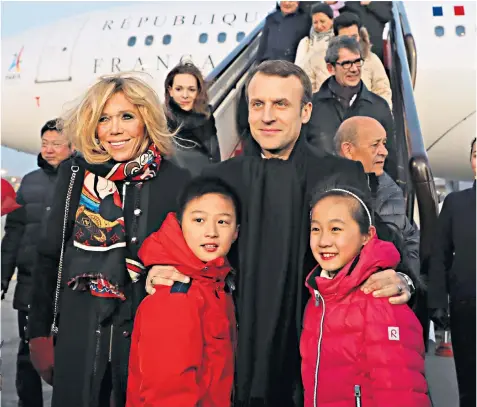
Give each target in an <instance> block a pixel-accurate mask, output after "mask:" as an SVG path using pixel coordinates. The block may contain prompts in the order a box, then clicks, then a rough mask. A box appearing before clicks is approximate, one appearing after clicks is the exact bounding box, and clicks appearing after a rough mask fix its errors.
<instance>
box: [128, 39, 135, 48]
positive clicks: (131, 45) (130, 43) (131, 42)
mask: <svg viewBox="0 0 477 407" xmlns="http://www.w3.org/2000/svg"><path fill="white" fill-rule="evenodd" d="M134 45H136V37H129V39H128V47H134Z"/></svg>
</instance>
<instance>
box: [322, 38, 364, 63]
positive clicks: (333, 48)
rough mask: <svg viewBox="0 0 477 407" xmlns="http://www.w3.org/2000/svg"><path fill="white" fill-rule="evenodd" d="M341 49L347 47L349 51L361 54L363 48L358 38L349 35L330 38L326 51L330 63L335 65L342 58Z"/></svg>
mask: <svg viewBox="0 0 477 407" xmlns="http://www.w3.org/2000/svg"><path fill="white" fill-rule="evenodd" d="M340 49H347V50H348V51H350V52H352V53H354V54H359V55H360V56H361V48H360V46H359V43H358V40H356V38H353V37H348V36H347V35H340V36H338V37H334V38H332V39H331V40H330V42H329V45H328V50H327V51H326V56H325V61H326V62H327V63H328V64H331V65H335V64H336V62H338V59H339V58H340Z"/></svg>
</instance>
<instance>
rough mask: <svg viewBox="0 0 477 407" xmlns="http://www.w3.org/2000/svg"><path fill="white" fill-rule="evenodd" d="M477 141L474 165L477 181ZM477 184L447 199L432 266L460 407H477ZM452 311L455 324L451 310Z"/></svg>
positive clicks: (431, 300)
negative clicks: (448, 334) (476, 222)
mask: <svg viewBox="0 0 477 407" xmlns="http://www.w3.org/2000/svg"><path fill="white" fill-rule="evenodd" d="M475 156H476V151H475V138H474V140H473V141H472V145H471V153H470V161H471V164H472V169H473V170H474V177H475V176H476V158H475ZM475 204H476V198H475V181H474V185H473V186H472V188H469V189H464V190H463V191H458V192H452V193H450V194H449V195H447V197H446V199H445V200H444V205H443V206H442V210H441V213H440V214H439V220H438V224H437V233H436V235H435V240H434V246H433V249H432V255H431V258H430V266H429V287H428V305H429V308H430V315H431V319H432V320H433V321H434V322H435V324H436V325H437V326H438V327H439V328H441V329H448V328H449V326H450V329H451V334H452V349H453V351H454V361H455V367H456V372H457V382H458V384H459V398H460V407H473V406H475V404H476V403H475V401H476V400H475V387H476V386H475V379H476V377H475V362H476V352H475V342H476V334H475V329H476V325H475V319H476V313H475V275H476V269H475V214H476V208H475ZM448 307H449V309H450V321H449V318H448V316H447V308H448Z"/></svg>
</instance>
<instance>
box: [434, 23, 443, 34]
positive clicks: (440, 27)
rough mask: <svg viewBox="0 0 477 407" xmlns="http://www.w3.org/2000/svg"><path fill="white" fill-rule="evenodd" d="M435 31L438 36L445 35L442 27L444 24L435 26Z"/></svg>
mask: <svg viewBox="0 0 477 407" xmlns="http://www.w3.org/2000/svg"><path fill="white" fill-rule="evenodd" d="M434 32H435V33H436V36H438V37H442V36H444V27H442V25H438V26H436V27H435V28H434Z"/></svg>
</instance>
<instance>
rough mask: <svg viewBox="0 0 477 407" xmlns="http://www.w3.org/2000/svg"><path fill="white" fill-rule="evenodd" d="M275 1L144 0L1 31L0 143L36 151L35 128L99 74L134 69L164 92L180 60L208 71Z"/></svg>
mask: <svg viewBox="0 0 477 407" xmlns="http://www.w3.org/2000/svg"><path fill="white" fill-rule="evenodd" d="M275 6H276V3H275V2H273V1H272V2H270V1H268V2H212V1H200V2H199V1H186V2H180V1H178V2H149V3H141V6H140V7H138V6H136V5H128V6H119V7H115V8H111V9H106V10H101V11H95V12H90V13H85V14H81V15H77V16H75V17H71V18H66V19H63V20H59V21H57V22H54V23H51V24H48V25H45V26H43V27H41V28H35V29H31V30H29V31H26V32H24V33H22V34H20V35H17V36H14V37H10V38H2V62H3V66H2V68H3V69H2V99H3V102H4V103H2V112H1V115H2V116H1V117H2V121H1V139H2V145H4V146H6V147H10V148H13V149H16V150H20V151H24V152H28V153H35V154H36V153H38V151H39V149H40V138H39V137H38V136H39V129H41V127H42V125H43V124H44V123H45V122H46V121H47V120H49V119H51V118H54V117H58V116H60V115H61V114H62V113H63V112H64V111H65V110H66V109H68V108H69V107H71V106H72V102H74V101H75V100H77V99H78V98H79V97H81V96H82V95H83V94H84V93H85V91H86V89H87V88H88V87H89V86H90V85H92V84H93V83H94V82H95V81H96V79H97V78H98V77H100V76H102V75H108V74H113V73H117V72H119V71H139V72H144V73H146V74H145V75H141V76H142V78H143V79H144V80H146V81H147V82H148V83H149V84H150V85H152V86H153V87H154V89H155V90H156V92H157V93H158V95H159V96H160V97H161V99H163V95H164V89H163V83H164V80H165V77H166V75H167V73H168V72H169V71H170V70H171V69H172V68H173V67H174V66H175V65H176V64H177V63H179V62H180V61H181V60H190V61H192V62H194V63H195V64H196V65H197V66H198V67H199V68H200V69H201V71H202V73H203V74H204V76H206V75H207V74H208V73H209V72H210V71H211V70H212V69H214V68H215V67H216V66H217V65H218V64H219V63H220V62H221V61H222V60H223V59H224V58H225V57H226V56H227V55H228V54H229V53H230V52H231V51H232V50H233V49H234V48H235V47H236V46H237V45H239V43H240V41H241V40H242V39H243V38H244V37H245V36H246V35H247V34H249V33H250V32H251V31H252V30H253V29H254V28H255V27H256V26H257V25H258V24H259V23H260V22H261V21H262V20H263V19H264V18H265V17H266V16H267V14H268V13H269V12H270V11H272V10H274V8H275Z"/></svg>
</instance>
